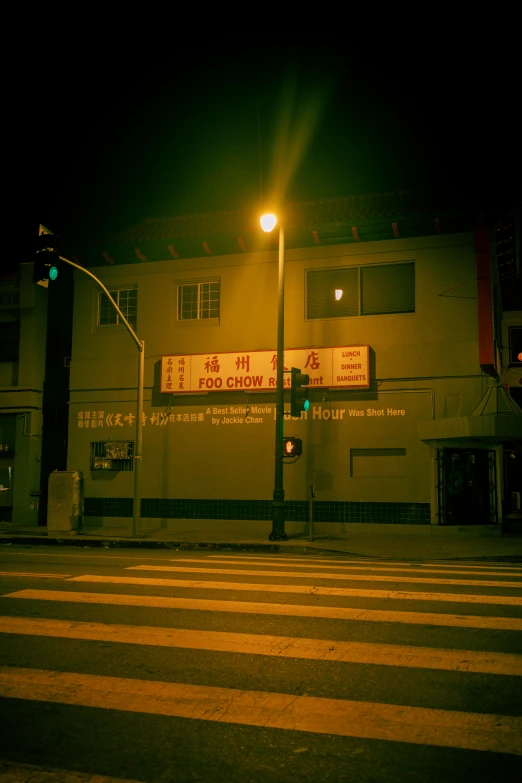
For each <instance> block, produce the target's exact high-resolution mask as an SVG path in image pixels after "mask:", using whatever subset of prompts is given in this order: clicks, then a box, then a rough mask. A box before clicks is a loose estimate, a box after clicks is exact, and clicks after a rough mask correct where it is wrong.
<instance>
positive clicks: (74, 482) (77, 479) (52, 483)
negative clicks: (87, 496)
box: [47, 470, 83, 535]
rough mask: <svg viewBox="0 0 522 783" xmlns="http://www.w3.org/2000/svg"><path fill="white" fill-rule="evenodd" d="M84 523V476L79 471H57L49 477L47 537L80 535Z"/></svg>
mask: <svg viewBox="0 0 522 783" xmlns="http://www.w3.org/2000/svg"><path fill="white" fill-rule="evenodd" d="M82 521H83V476H82V474H81V473H80V472H79V471H77V470H55V471H54V472H53V473H51V475H50V476H49V496H48V501H47V535H54V534H57V533H59V534H63V533H70V532H71V531H75V532H76V533H78V532H79V531H80V530H81V528H82Z"/></svg>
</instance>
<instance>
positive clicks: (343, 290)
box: [307, 262, 415, 318]
mask: <svg viewBox="0 0 522 783" xmlns="http://www.w3.org/2000/svg"><path fill="white" fill-rule="evenodd" d="M414 312H415V264H414V263H413V262H407V263H400V264H379V265H378V266H351V267H338V268H336V269H312V270H309V271H308V272H307V318H347V317H349V316H357V315H384V314H388V313H414Z"/></svg>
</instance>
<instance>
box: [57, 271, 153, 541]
mask: <svg viewBox="0 0 522 783" xmlns="http://www.w3.org/2000/svg"><path fill="white" fill-rule="evenodd" d="M59 258H60V261H64V262H65V263H66V264H68V265H69V266H73V267H74V268H75V269H79V271H80V272H83V274H84V275H88V276H89V277H91V278H92V279H93V280H94V281H95V282H96V283H97V284H98V285H99V286H100V288H101V289H102V291H103V292H104V293H105V294H106V295H107V297H108V298H109V301H110V303H111V304H112V306H113V307H114V309H115V310H116V312H117V313H118V315H119V316H120V318H121V320H122V321H123V323H124V324H125V327H126V329H127V331H128V332H129V334H130V336H131V337H132V339H133V340H134V342H135V343H136V346H137V348H138V403H137V411H136V414H137V415H136V442H135V444H134V499H133V515H132V533H131V535H132V536H133V537H134V536H136V535H138V533H139V530H140V518H141V483H140V479H141V470H140V469H141V452H142V426H143V425H142V423H141V420H142V419H143V368H144V359H145V342H144V341H143V340H140V338H139V337H138V335H137V334H136V332H135V331H134V329H133V328H132V326H131V325H130V323H129V322H128V321H127V319H126V318H125V316H124V315H123V313H122V311H121V310H120V308H119V307H118V305H117V304H116V302H115V301H114V299H113V298H112V296H111V295H110V293H109V292H108V291H107V289H106V288H105V286H104V285H103V283H102V282H101V280H98V278H97V277H96V275H93V273H92V272H89V270H88V269H85V267H83V266H79V265H78V264H75V263H74V261H70V260H69V259H68V258H64V257H63V256H59Z"/></svg>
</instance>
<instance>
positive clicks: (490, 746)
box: [0, 666, 522, 756]
mask: <svg viewBox="0 0 522 783" xmlns="http://www.w3.org/2000/svg"><path fill="white" fill-rule="evenodd" d="M0 696H3V697H4V698H10V699H26V700H28V701H42V702H54V703H56V704H71V705H75V706H82V707H97V708H101V709H112V710H122V711H125V712H134V713H142V714H146V715H166V716H169V717H177V718H189V719H192V720H206V721H212V722H216V723H231V724H239V725H243V726H259V727H262V728H263V729H267V728H276V729H287V730H290V731H307V732H313V733H316V734H332V735H335V736H340V737H360V738H364V739H376V740H387V741H392V742H406V743H414V744H417V745H434V746H438V747H449V748H460V749H462V750H476V751H489V752H493V753H510V754H514V755H517V756H520V755H522V718H519V717H510V716H506V715H488V714H483V713H473V712H457V711H456V710H455V711H454V710H433V709H426V708H423V707H407V706H404V705H393V704H379V703H377V702H363V701H344V700H340V699H324V698H318V697H314V696H295V695H288V694H284V693H266V692H262V691H244V690H235V689H233V688H216V687H213V686H204V685H185V684H183V683H173V682H151V681H150V680H131V679H123V678H120V677H104V676H100V675H92V674H76V673H72V672H55V671H46V670H39V669H19V668H15V667H10V666H4V667H1V668H0Z"/></svg>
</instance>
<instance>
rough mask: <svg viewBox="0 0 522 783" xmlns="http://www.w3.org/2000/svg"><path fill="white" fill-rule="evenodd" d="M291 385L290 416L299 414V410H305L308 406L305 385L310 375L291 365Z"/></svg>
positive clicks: (308, 381) (308, 401)
mask: <svg viewBox="0 0 522 783" xmlns="http://www.w3.org/2000/svg"><path fill="white" fill-rule="evenodd" d="M291 373H292V386H291V388H290V414H291V415H292V416H297V417H299V416H301V411H307V410H308V408H309V407H310V400H309V399H308V389H304V388H303V386H307V385H308V384H309V383H310V376H309V375H306V374H305V373H302V372H301V370H298V369H297V367H292V369H291Z"/></svg>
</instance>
